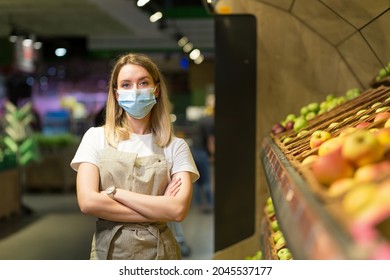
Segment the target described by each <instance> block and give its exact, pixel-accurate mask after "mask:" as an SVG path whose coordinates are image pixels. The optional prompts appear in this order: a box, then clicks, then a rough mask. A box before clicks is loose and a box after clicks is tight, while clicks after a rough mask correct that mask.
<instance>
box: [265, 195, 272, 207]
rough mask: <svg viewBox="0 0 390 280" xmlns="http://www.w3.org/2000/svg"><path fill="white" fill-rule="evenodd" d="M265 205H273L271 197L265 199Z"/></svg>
mask: <svg viewBox="0 0 390 280" xmlns="http://www.w3.org/2000/svg"><path fill="white" fill-rule="evenodd" d="M266 204H267V205H270V204H273V203H272V197H270V196H269V197H268V198H267V201H266Z"/></svg>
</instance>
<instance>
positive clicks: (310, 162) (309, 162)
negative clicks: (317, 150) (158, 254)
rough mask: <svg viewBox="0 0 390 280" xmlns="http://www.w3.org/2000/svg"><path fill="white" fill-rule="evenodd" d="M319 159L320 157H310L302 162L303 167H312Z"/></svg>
mask: <svg viewBox="0 0 390 280" xmlns="http://www.w3.org/2000/svg"><path fill="white" fill-rule="evenodd" d="M317 159H318V155H308V156H307V157H305V158H304V159H303V160H302V162H301V164H302V165H310V164H312V163H313V162H315V161H316V160H317Z"/></svg>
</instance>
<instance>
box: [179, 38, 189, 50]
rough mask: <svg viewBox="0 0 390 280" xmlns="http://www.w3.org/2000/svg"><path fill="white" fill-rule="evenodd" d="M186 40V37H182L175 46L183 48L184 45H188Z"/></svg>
mask: <svg viewBox="0 0 390 280" xmlns="http://www.w3.org/2000/svg"><path fill="white" fill-rule="evenodd" d="M188 41H189V40H188V38H187V37H186V36H182V37H181V38H180V39H179V40H178V41H177V44H178V45H179V46H180V47H184V45H185V44H187V43H188Z"/></svg>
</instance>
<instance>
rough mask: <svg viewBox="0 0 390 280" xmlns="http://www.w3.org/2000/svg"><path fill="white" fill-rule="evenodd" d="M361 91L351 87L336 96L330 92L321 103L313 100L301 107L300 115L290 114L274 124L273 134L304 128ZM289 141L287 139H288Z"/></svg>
mask: <svg viewBox="0 0 390 280" xmlns="http://www.w3.org/2000/svg"><path fill="white" fill-rule="evenodd" d="M360 93H361V91H360V89H358V88H352V89H349V90H348V91H347V92H346V93H345V95H343V96H335V95H334V94H328V95H327V96H326V99H325V100H324V101H322V102H321V103H318V102H311V103H309V104H307V105H305V106H303V107H302V108H301V109H300V112H299V115H296V114H288V115H287V116H286V117H285V119H284V120H282V121H281V122H278V123H276V124H274V126H273V127H272V129H271V133H272V134H273V135H278V134H280V133H282V132H285V131H290V130H294V131H295V132H298V131H301V130H303V129H304V128H305V127H307V126H308V124H309V121H310V120H312V119H314V118H315V117H316V116H318V115H321V114H323V113H325V112H328V111H330V110H332V109H334V108H335V107H337V106H339V105H341V104H343V103H345V102H346V101H348V100H352V99H354V98H356V97H358V96H359V95H360ZM286 141H287V140H286Z"/></svg>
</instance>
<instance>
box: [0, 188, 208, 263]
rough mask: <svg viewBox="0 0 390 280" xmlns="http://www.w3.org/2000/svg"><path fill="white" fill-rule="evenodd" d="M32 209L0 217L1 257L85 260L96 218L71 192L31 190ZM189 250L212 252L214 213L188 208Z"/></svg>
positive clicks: (199, 255)
mask: <svg viewBox="0 0 390 280" xmlns="http://www.w3.org/2000/svg"><path fill="white" fill-rule="evenodd" d="M24 202H25V205H27V206H29V207H30V208H31V209H32V210H33V211H34V213H33V214H32V215H25V216H20V217H12V218H9V219H2V220H0V260H84V259H88V257H89V249H90V248H89V246H90V243H91V237H92V234H93V229H94V223H95V219H94V218H93V217H88V216H85V215H82V214H81V213H80V211H79V209H78V207H77V202H76V196H75V194H74V193H65V194H64V193H32V194H27V195H25V196H24ZM183 228H184V232H185V235H186V239H187V243H188V244H189V245H190V247H191V250H192V254H191V255H190V256H189V257H186V258H185V259H199V260H208V259H211V258H212V254H213V215H212V214H207V215H205V214H201V213H199V212H198V211H197V209H191V211H190V213H189V215H188V217H187V219H186V220H185V221H184V222H183Z"/></svg>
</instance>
